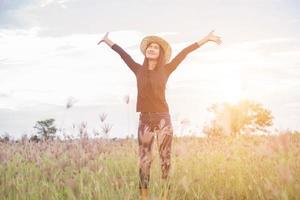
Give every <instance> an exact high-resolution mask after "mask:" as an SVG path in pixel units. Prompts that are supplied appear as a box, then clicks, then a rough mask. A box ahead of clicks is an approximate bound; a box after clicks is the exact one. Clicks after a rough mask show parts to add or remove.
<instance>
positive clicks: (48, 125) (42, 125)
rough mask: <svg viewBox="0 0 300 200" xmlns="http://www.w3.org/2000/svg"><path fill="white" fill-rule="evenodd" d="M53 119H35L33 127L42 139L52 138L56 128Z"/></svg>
mask: <svg viewBox="0 0 300 200" xmlns="http://www.w3.org/2000/svg"><path fill="white" fill-rule="evenodd" d="M54 121H55V119H52V118H51V119H46V120H43V121H37V122H36V124H35V126H34V127H33V128H35V129H37V133H38V134H39V135H40V137H41V138H42V139H44V140H48V139H53V138H54V136H55V133H56V131H57V128H56V127H55V126H54V125H53V123H54Z"/></svg>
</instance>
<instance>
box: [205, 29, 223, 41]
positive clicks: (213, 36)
mask: <svg viewBox="0 0 300 200" xmlns="http://www.w3.org/2000/svg"><path fill="white" fill-rule="evenodd" d="M214 31H215V30H212V31H211V32H210V33H209V34H208V35H207V36H206V37H205V38H206V39H207V41H213V42H215V43H217V44H221V43H222V41H221V37H219V36H216V35H214V34H213V33H214Z"/></svg>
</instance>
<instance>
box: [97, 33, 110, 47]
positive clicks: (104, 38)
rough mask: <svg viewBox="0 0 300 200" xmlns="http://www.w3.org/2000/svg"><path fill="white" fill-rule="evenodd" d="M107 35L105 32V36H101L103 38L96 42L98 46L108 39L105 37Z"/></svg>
mask: <svg viewBox="0 0 300 200" xmlns="http://www.w3.org/2000/svg"><path fill="white" fill-rule="evenodd" d="M108 33H109V32H106V34H105V35H104V36H103V38H102V39H101V40H100V41H99V42H98V44H100V43H101V42H105V41H106V40H107V39H108V37H107V36H108ZM98 44H97V45H98Z"/></svg>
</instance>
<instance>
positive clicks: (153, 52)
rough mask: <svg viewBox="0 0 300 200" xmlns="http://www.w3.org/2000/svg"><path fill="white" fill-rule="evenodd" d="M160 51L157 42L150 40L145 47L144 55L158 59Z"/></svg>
mask: <svg viewBox="0 0 300 200" xmlns="http://www.w3.org/2000/svg"><path fill="white" fill-rule="evenodd" d="M159 53H160V49H159V44H157V43H155V42H152V43H151V44H149V46H148V47H147V49H146V57H147V58H148V59H154V60H155V59H158V57H159Z"/></svg>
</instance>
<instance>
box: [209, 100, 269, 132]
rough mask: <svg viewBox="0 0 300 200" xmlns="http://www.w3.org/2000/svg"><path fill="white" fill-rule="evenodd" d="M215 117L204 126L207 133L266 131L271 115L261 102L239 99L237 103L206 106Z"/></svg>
mask: <svg viewBox="0 0 300 200" xmlns="http://www.w3.org/2000/svg"><path fill="white" fill-rule="evenodd" d="M208 110H209V111H210V112H213V113H214V115H215V119H214V120H212V122H211V124H210V126H206V127H205V128H204V132H205V133H207V134H216V133H217V134H218V135H240V134H241V133H242V132H246V131H257V130H260V131H266V129H265V128H266V127H268V126H271V125H272V120H273V116H272V115H271V111H270V110H267V109H266V108H264V107H263V106H262V104H260V103H258V102H255V101H250V100H241V101H240V102H238V103H237V104H229V103H222V104H213V105H212V106H211V107H209V108H208Z"/></svg>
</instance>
